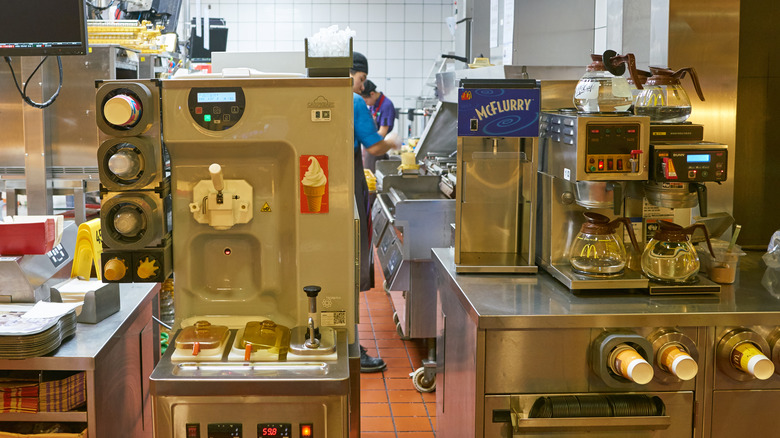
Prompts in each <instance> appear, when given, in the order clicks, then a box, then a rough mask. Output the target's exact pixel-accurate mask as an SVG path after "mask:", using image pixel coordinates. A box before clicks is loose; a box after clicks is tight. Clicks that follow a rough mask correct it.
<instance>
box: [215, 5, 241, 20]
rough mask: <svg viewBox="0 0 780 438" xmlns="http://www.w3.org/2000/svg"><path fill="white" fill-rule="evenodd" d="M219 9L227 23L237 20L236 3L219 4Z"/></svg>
mask: <svg viewBox="0 0 780 438" xmlns="http://www.w3.org/2000/svg"><path fill="white" fill-rule="evenodd" d="M219 11H220V13H221V14H222V18H224V19H225V21H226V22H228V24H230V23H237V22H238V4H232V5H224V4H223V5H220V7H219Z"/></svg>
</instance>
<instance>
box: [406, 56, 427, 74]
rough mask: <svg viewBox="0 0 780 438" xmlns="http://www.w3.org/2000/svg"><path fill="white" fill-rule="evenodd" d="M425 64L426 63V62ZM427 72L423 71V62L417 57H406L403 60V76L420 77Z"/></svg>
mask: <svg viewBox="0 0 780 438" xmlns="http://www.w3.org/2000/svg"><path fill="white" fill-rule="evenodd" d="M426 64H427V63H426ZM427 73H428V72H427V71H423V62H422V60H418V59H411V60H410V59H407V60H405V61H404V77H406V78H421V77H423V76H425V75H426V74H427Z"/></svg>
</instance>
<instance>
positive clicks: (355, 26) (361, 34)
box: [349, 22, 370, 41]
mask: <svg viewBox="0 0 780 438" xmlns="http://www.w3.org/2000/svg"><path fill="white" fill-rule="evenodd" d="M349 28H350V29H352V30H354V31H355V38H357V39H360V40H363V41H370V40H369V38H368V23H366V22H358V23H355V22H352V23H349Z"/></svg>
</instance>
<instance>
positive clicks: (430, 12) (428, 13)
mask: <svg viewBox="0 0 780 438" xmlns="http://www.w3.org/2000/svg"><path fill="white" fill-rule="evenodd" d="M443 16H444V15H443V14H442V9H441V5H440V4H429V3H425V4H424V5H423V21H424V22H426V23H439V22H441V20H442V17H443Z"/></svg>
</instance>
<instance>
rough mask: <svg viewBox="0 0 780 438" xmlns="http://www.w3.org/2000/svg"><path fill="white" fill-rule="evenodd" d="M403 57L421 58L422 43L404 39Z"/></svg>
mask: <svg viewBox="0 0 780 438" xmlns="http://www.w3.org/2000/svg"><path fill="white" fill-rule="evenodd" d="M404 53H405V54H406V58H405V59H422V55H423V43H422V42H421V41H406V42H405V43H404Z"/></svg>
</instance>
